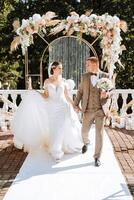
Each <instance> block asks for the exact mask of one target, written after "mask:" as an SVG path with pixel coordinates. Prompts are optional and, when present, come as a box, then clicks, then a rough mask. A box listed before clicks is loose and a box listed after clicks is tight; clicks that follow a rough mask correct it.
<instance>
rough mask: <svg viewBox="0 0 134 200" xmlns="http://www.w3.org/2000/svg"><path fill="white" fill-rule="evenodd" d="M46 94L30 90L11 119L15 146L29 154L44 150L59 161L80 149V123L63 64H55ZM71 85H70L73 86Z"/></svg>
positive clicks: (48, 80) (50, 68)
mask: <svg viewBox="0 0 134 200" xmlns="http://www.w3.org/2000/svg"><path fill="white" fill-rule="evenodd" d="M49 74H50V76H49V78H48V79H47V80H46V81H45V82H44V93H42V94H41V93H39V92H37V91H35V90H33V91H29V92H28V94H27V95H26V96H25V98H24V99H23V101H22V102H21V104H20V105H19V107H18V109H17V112H16V113H15V116H14V118H13V120H12V132H13V135H14V139H13V141H14V144H15V146H16V147H18V148H20V149H21V148H23V149H24V150H25V151H27V152H32V151H35V150H37V149H39V148H41V147H43V148H45V149H46V150H47V151H48V152H49V153H50V154H51V155H52V157H53V158H54V159H55V160H56V162H58V161H60V159H61V158H62V156H63V155H64V153H73V152H78V151H80V150H81V147H82V139H81V130H80V129H81V124H80V122H79V119H78V116H77V114H76V112H75V111H74V110H73V106H72V99H71V98H70V97H69V94H68V90H69V89H71V87H72V83H74V82H73V81H72V80H65V79H63V78H62V64H61V63H59V62H53V63H52V64H51V66H50V67H49ZM70 83H71V84H70Z"/></svg>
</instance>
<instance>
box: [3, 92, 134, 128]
mask: <svg viewBox="0 0 134 200" xmlns="http://www.w3.org/2000/svg"><path fill="white" fill-rule="evenodd" d="M28 91H29V90H0V103H1V104H0V106H1V107H0V128H1V129H2V130H3V131H5V130H6V126H7V124H9V125H10V121H11V119H12V116H13V113H14V112H15V111H16V109H17V105H18V104H19V103H20V102H17V101H18V97H19V96H20V101H21V100H23V98H24V96H25V95H26V93H27V92H28ZM39 91H40V92H42V91H41V90H39ZM76 93H77V90H73V91H72V92H71V95H72V96H73V95H74V96H75V95H76ZM112 94H113V95H112V100H111V108H112V109H115V110H117V111H118V110H119V105H118V98H119V96H120V95H121V97H122V100H123V104H122V107H121V108H120V114H121V116H125V114H126V110H127V109H126V108H125V106H126V104H127V98H128V94H131V97H132V99H133V100H134V89H116V90H114V91H112ZM1 96H2V97H4V98H3V99H2V98H1ZM9 96H10V98H11V99H12V101H9V100H8V98H9ZM131 109H132V113H133V114H134V105H132V106H131Z"/></svg>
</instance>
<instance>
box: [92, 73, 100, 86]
mask: <svg viewBox="0 0 134 200" xmlns="http://www.w3.org/2000/svg"><path fill="white" fill-rule="evenodd" d="M98 79H99V72H97V76H96V75H91V83H92V85H93V87H94V86H95V85H96V83H97V81H98Z"/></svg>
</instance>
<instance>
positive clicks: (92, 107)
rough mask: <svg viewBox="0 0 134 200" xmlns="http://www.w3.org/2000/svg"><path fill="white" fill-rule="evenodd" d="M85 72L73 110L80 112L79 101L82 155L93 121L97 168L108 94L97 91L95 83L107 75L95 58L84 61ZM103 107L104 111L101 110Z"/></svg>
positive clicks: (107, 76) (85, 148)
mask: <svg viewBox="0 0 134 200" xmlns="http://www.w3.org/2000/svg"><path fill="white" fill-rule="evenodd" d="M86 71H87V73H85V74H83V76H82V79H81V83H80V85H79V88H78V91H77V95H76V98H75V99H74V108H75V110H76V111H81V109H80V107H79V104H80V101H81V103H82V113H83V119H82V130H81V132H82V138H83V143H84V146H83V147H82V153H85V152H86V151H87V149H88V144H89V139H88V133H89V130H90V127H91V125H92V124H93V123H94V121H95V131H96V137H95V153H94V160H95V166H97V167H98V166H100V164H101V163H100V160H99V158H100V156H101V150H102V145H103V130H104V119H105V114H106V112H107V111H108V107H106V103H107V100H108V99H109V94H108V93H106V92H102V91H101V90H100V89H98V88H97V86H96V83H97V80H98V79H99V78H102V77H106V78H109V75H108V74H107V73H105V72H102V71H100V70H99V61H98V59H97V58H96V57H90V58H88V59H87V60H86ZM104 105H105V110H104V109H103V106H104ZM106 108H107V109H106Z"/></svg>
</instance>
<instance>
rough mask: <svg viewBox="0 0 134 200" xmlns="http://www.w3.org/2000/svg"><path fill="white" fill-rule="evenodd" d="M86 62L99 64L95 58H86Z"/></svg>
mask: <svg viewBox="0 0 134 200" xmlns="http://www.w3.org/2000/svg"><path fill="white" fill-rule="evenodd" d="M86 60H87V61H91V62H94V63H98V62H99V60H98V58H97V57H93V56H92V57H89V58H87V59H86Z"/></svg>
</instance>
